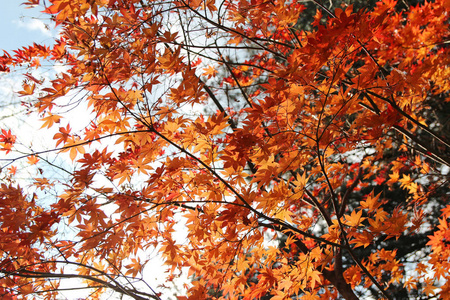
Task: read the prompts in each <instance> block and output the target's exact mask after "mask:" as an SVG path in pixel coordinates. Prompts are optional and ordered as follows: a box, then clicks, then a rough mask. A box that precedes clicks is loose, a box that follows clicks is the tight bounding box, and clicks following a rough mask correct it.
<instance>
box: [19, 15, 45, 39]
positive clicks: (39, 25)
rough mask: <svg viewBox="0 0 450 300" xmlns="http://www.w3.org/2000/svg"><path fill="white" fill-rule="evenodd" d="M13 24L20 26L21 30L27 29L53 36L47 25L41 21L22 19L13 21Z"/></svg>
mask: <svg viewBox="0 0 450 300" xmlns="http://www.w3.org/2000/svg"><path fill="white" fill-rule="evenodd" d="M13 23H14V24H16V25H18V26H19V27H20V28H25V29H28V30H30V31H36V30H37V31H40V32H41V33H42V34H43V35H46V36H52V33H51V31H50V29H49V28H48V27H47V25H46V24H45V23H44V22H43V21H41V20H39V19H35V18H26V19H21V20H19V21H17V20H13Z"/></svg>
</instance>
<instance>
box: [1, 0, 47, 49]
mask: <svg viewBox="0 0 450 300" xmlns="http://www.w3.org/2000/svg"><path fill="white" fill-rule="evenodd" d="M4 2H5V3H2V4H3V5H2V9H0V28H1V29H0V49H1V50H6V51H8V52H9V51H11V50H14V49H17V48H21V47H23V46H27V45H30V44H32V43H33V42H36V43H40V44H45V45H49V44H51V42H52V38H51V35H52V33H51V32H50V31H48V30H47V29H46V28H45V23H44V22H45V18H48V16H46V15H44V14H42V13H41V12H40V10H42V8H41V9H39V8H34V9H26V8H25V6H24V5H21V3H22V2H23V0H6V1H4ZM51 29H52V31H53V34H54V32H55V31H54V28H51ZM0 55H2V51H0Z"/></svg>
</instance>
